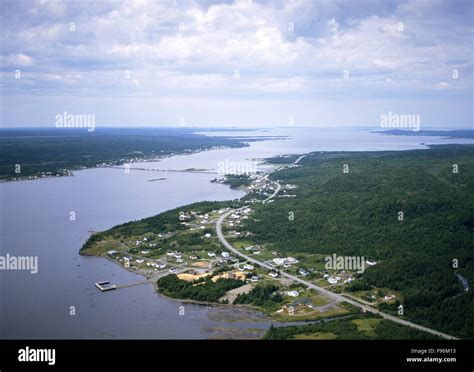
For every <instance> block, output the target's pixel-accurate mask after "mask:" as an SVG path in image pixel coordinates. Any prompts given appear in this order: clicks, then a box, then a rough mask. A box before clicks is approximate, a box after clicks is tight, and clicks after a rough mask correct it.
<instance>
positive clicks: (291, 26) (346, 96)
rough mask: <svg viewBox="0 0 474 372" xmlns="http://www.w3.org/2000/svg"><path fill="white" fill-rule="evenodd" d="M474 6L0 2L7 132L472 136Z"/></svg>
mask: <svg viewBox="0 0 474 372" xmlns="http://www.w3.org/2000/svg"><path fill="white" fill-rule="evenodd" d="M473 4H474V2H472V1H470V0H465V1H460V0H449V1H448V0H446V1H437V0H432V1H384V0H382V1H377V0H373V1H366V0H357V1H356V0H352V1H349V0H345V1H338V0H333V1H326V0H294V1H290V0H289V1H283V0H275V1H266V0H265V1H248V0H241V1H239V0H237V1H220V2H215V1H210V0H206V1H197V0H196V1H191V0H189V1H179V0H177V1H167V0H162V1H158V0H155V1H142V0H134V1H116V0H114V1H71V0H67V1H58V0H54V1H47V0H43V1H23V0H17V1H9V0H3V1H2V2H1V24H2V43H1V46H0V53H1V56H2V58H1V62H0V74H1V90H2V93H1V123H2V126H13V127H18V126H54V118H55V115H57V114H58V113H63V112H68V113H73V114H74V113H76V114H94V115H95V117H96V125H97V126H148V125H161V126H174V125H179V124H180V123H181V125H182V124H184V125H186V126H245V127H259V126H286V125H288V123H289V122H290V121H291V122H292V123H294V125H295V126H314V127H318V126H369V127H370V126H374V127H377V126H379V122H380V115H382V114H385V113H387V112H393V113H399V114H417V115H420V117H421V123H422V128H423V127H425V128H427V127H448V128H449V127H468V126H472V122H473V108H472V104H473V91H474V89H473V88H474V87H473V49H474V48H473V44H474V30H473V24H474V22H473V21H474V13H473V12H474V5H473ZM18 72H19V74H18ZM18 77H19V78H18Z"/></svg>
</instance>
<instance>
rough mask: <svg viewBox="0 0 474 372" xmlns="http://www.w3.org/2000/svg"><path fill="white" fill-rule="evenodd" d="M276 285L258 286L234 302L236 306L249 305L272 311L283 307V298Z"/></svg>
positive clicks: (240, 295)
mask: <svg viewBox="0 0 474 372" xmlns="http://www.w3.org/2000/svg"><path fill="white" fill-rule="evenodd" d="M277 291H278V286H277V285H275V284H271V283H267V284H258V285H257V286H255V288H254V289H252V290H251V291H250V292H248V293H241V294H239V295H238V296H237V298H236V299H235V300H234V304H249V305H254V306H259V307H261V308H263V309H266V310H269V311H272V310H275V308H277V307H279V306H281V304H282V302H283V297H282V296H281V294H280V293H278V292H277Z"/></svg>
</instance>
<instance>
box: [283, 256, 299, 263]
mask: <svg viewBox="0 0 474 372" xmlns="http://www.w3.org/2000/svg"><path fill="white" fill-rule="evenodd" d="M286 263H288V264H295V263H298V260H297V259H296V258H293V257H288V258H287V259H286Z"/></svg>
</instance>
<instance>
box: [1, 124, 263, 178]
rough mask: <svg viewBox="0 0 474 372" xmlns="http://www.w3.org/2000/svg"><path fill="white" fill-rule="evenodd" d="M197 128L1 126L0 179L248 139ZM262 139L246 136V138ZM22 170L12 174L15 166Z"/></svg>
mask: <svg viewBox="0 0 474 372" xmlns="http://www.w3.org/2000/svg"><path fill="white" fill-rule="evenodd" d="M196 131H197V129H196V128H194V129H191V128H136V129H131V128H97V129H96V130H95V131H94V132H88V131H87V130H85V129H82V130H81V129H56V128H54V129H46V128H40V129H2V130H0V179H6V178H12V177H27V176H32V175H38V174H39V173H40V172H52V173H53V174H56V173H61V170H63V169H70V170H71V169H77V168H80V167H94V166H95V165H96V164H100V163H117V164H120V163H121V161H123V160H128V159H133V158H143V157H154V156H162V155H168V154H171V153H176V152H182V151H185V150H188V151H196V150H203V149H209V148H212V147H215V146H228V147H241V146H246V144H245V143H244V142H243V141H241V140H238V139H234V138H230V137H212V136H206V135H202V134H196V133H195V132H196ZM254 140H263V139H261V138H248V139H247V138H246V139H245V141H246V142H249V141H254ZM16 164H19V165H21V173H20V174H17V173H15V165H16Z"/></svg>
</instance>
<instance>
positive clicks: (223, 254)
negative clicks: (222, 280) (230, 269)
mask: <svg viewBox="0 0 474 372" xmlns="http://www.w3.org/2000/svg"><path fill="white" fill-rule="evenodd" d="M229 256H230V254H229V252H222V257H224V258H229Z"/></svg>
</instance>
